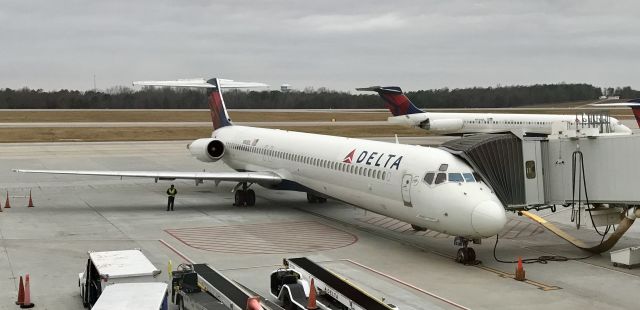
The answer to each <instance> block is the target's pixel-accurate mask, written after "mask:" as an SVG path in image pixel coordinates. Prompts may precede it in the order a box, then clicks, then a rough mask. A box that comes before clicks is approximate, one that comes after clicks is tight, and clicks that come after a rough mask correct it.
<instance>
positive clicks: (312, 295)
mask: <svg viewBox="0 0 640 310" xmlns="http://www.w3.org/2000/svg"><path fill="white" fill-rule="evenodd" d="M307 309H310V310H312V309H318V305H316V285H315V284H314V283H313V278H311V284H310V285H309V303H307Z"/></svg>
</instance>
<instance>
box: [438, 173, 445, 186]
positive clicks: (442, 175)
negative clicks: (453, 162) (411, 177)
mask: <svg viewBox="0 0 640 310" xmlns="http://www.w3.org/2000/svg"><path fill="white" fill-rule="evenodd" d="M446 180H447V174H446V173H438V175H437V176H436V184H440V183H443V182H445V181H446Z"/></svg>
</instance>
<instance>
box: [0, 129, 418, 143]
mask: <svg viewBox="0 0 640 310" xmlns="http://www.w3.org/2000/svg"><path fill="white" fill-rule="evenodd" d="M278 128H280V129H284V130H295V131H301V132H309V133H317V134H329V135H340V136H345V137H353V138H355V137H392V136H393V135H394V134H398V135H399V136H425V135H428V133H426V132H425V131H424V130H419V129H413V128H407V127H402V126H353V127H350V126H339V127H338V126H308V127H305V126H301V127H298V126H296V127H290V128H287V127H278ZM210 136H211V127H117V128H99V127H84V128H83V127H78V128H0V142H5V143H7V142H65V141H161V140H194V139H198V138H204V137H210Z"/></svg>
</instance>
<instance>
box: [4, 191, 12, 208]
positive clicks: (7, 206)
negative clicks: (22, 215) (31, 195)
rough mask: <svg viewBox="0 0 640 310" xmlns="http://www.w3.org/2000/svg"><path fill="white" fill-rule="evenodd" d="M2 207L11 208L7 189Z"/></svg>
mask: <svg viewBox="0 0 640 310" xmlns="http://www.w3.org/2000/svg"><path fill="white" fill-rule="evenodd" d="M4 208H5V209H9V208H11V204H10V203H9V191H7V201H5V202H4Z"/></svg>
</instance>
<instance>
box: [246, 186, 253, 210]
mask: <svg viewBox="0 0 640 310" xmlns="http://www.w3.org/2000/svg"><path fill="white" fill-rule="evenodd" d="M245 198H246V201H247V206H255V205H256V192H254V191H253V190H252V189H248V190H247V192H246V195H245Z"/></svg>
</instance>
